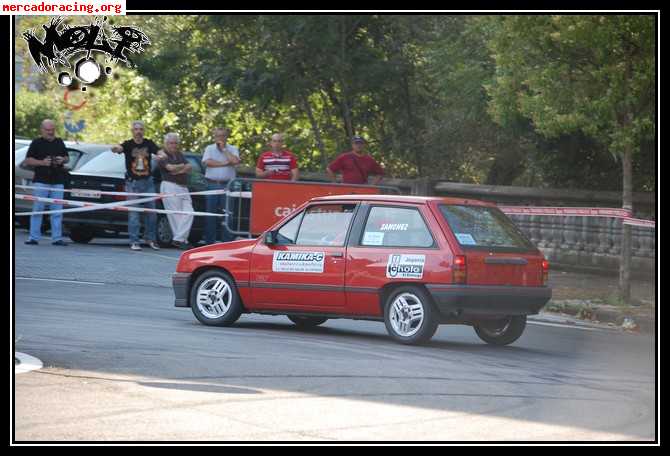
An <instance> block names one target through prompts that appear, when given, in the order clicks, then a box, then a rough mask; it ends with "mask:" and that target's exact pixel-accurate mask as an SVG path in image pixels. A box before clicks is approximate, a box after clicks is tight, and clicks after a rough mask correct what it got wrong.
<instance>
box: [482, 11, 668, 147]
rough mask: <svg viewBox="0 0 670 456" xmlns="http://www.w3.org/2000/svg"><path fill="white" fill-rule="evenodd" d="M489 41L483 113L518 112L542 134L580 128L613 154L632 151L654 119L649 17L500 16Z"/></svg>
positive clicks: (504, 120)
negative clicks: (490, 65) (487, 99)
mask: <svg viewBox="0 0 670 456" xmlns="http://www.w3.org/2000/svg"><path fill="white" fill-rule="evenodd" d="M489 21H490V24H491V25H492V27H494V28H495V29H496V32H495V33H494V35H493V38H492V40H491V41H490V42H489V47H490V50H491V52H492V53H493V55H494V58H495V61H496V67H497V68H496V78H495V80H494V83H493V84H491V85H490V86H489V93H490V95H491V98H492V100H491V104H490V112H491V114H492V116H493V117H494V119H496V121H497V122H498V123H500V124H501V125H507V124H509V123H510V122H513V121H514V120H515V119H518V116H523V117H525V118H528V119H530V120H531V121H532V123H533V126H534V128H535V130H536V131H537V132H538V133H540V134H542V135H544V136H545V137H547V138H556V137H558V136H559V135H562V134H572V133H576V132H582V133H584V134H585V135H586V136H588V137H590V138H593V139H595V140H597V141H598V142H599V143H601V144H602V145H604V146H605V147H606V148H607V149H608V150H609V151H610V152H611V153H612V154H613V155H615V156H619V155H621V154H622V153H623V151H624V150H625V149H626V148H627V147H630V148H634V149H635V150H639V148H640V145H641V143H642V141H643V140H644V139H647V138H650V137H653V135H654V126H655V89H654V81H655V63H654V57H655V49H654V36H655V33H654V29H655V27H654V19H653V17H652V16H576V15H570V16H560V15H556V16H504V17H496V18H493V19H489Z"/></svg>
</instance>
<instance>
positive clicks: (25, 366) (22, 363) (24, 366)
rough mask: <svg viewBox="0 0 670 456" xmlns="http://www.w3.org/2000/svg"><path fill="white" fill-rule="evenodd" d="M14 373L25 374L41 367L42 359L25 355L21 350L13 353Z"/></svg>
mask: <svg viewBox="0 0 670 456" xmlns="http://www.w3.org/2000/svg"><path fill="white" fill-rule="evenodd" d="M17 361H18V364H15V366H14V373H15V374H17V375H18V374H25V373H26V372H30V371H34V370H38V369H41V368H42V367H43V364H42V361H40V360H39V359H37V358H35V357H34V356H30V355H27V354H25V353H21V352H15V353H14V362H15V363H16V362H17Z"/></svg>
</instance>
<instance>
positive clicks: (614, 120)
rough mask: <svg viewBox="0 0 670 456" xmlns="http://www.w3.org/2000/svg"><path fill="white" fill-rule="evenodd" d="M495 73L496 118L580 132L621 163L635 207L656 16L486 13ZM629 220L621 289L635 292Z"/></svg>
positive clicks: (629, 205) (626, 201)
mask: <svg viewBox="0 0 670 456" xmlns="http://www.w3.org/2000/svg"><path fill="white" fill-rule="evenodd" d="M487 21H488V23H489V25H490V26H491V27H492V28H493V30H494V34H493V36H492V38H491V40H490V41H489V46H490V50H491V52H492V53H493V56H494V59H495V61H496V77H495V80H494V81H493V83H492V84H491V85H490V86H489V87H488V92H489V95H490V96H491V103H490V112H491V114H492V115H493V117H494V118H495V119H496V121H497V122H499V123H501V124H509V123H511V122H516V121H519V119H520V118H527V119H530V120H531V121H532V123H533V126H534V128H535V130H536V131H537V132H539V133H540V134H542V135H544V136H546V137H549V138H553V137H557V136H559V135H561V134H564V133H574V132H582V133H583V134H585V135H586V136H588V137H590V138H593V139H594V140H596V141H597V142H598V143H600V144H602V145H603V146H604V147H606V148H607V150H609V152H610V153H611V154H612V156H613V157H614V158H615V159H616V160H617V161H620V162H621V164H622V171H623V208H624V209H626V210H628V211H630V212H631V213H632V211H633V158H634V155H635V154H639V153H640V149H641V147H642V144H643V143H644V142H645V141H648V140H650V139H653V137H654V135H655V98H656V93H655V84H654V82H655V75H656V65H655V55H656V51H655V36H656V33H655V22H654V17H653V16H645V15H635V16H596V15H589V16H560V15H556V16H504V17H494V18H488V19H487ZM630 260H631V227H630V226H628V225H624V228H623V245H622V253H621V268H620V280H619V283H620V292H621V297H622V298H623V299H624V300H625V301H626V302H627V301H629V300H630Z"/></svg>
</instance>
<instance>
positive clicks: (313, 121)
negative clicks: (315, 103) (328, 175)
mask: <svg viewBox="0 0 670 456" xmlns="http://www.w3.org/2000/svg"><path fill="white" fill-rule="evenodd" d="M300 99H301V101H302V104H303V107H304V109H305V113H306V114H307V118H308V119H309V122H310V124H312V131H314V139H316V147H317V148H318V149H319V152H320V153H321V171H323V172H325V171H326V167H327V166H328V157H326V148H325V147H324V145H323V140H322V139H321V130H320V129H319V124H318V123H317V122H316V118H315V117H314V112H313V111H312V105H311V104H310V103H309V99H308V98H307V97H306V96H305V95H304V94H301V95H300Z"/></svg>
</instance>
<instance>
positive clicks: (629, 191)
mask: <svg viewBox="0 0 670 456" xmlns="http://www.w3.org/2000/svg"><path fill="white" fill-rule="evenodd" d="M628 122H629V118H628V116H627V119H626V123H628ZM623 208H624V209H625V210H627V211H629V212H630V214H631V215H632V214H633V150H632V147H631V146H626V149H625V150H624V154H623ZM622 231H623V233H622V234H623V236H622V245H621V261H620V266H619V294H620V297H621V299H622V300H623V302H624V303H626V304H628V303H630V270H631V259H632V255H633V251H632V250H633V249H632V227H631V226H630V225H623V228H622Z"/></svg>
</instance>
